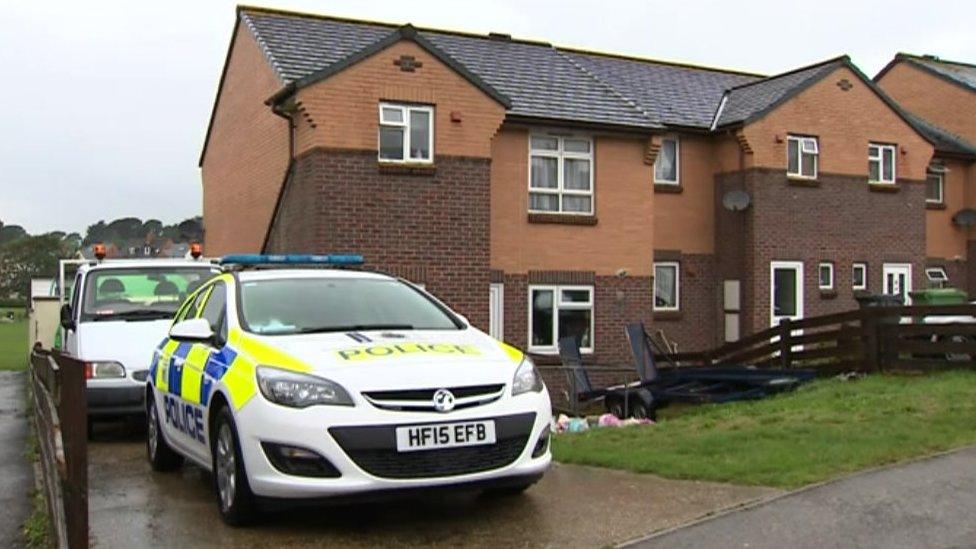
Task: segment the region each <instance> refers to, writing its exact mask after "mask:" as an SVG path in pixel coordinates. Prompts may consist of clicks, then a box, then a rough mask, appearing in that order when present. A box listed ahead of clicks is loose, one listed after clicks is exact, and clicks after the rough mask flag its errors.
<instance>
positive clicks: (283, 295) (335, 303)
mask: <svg viewBox="0 0 976 549" xmlns="http://www.w3.org/2000/svg"><path fill="white" fill-rule="evenodd" d="M241 320H242V324H243V327H244V329H246V330H249V331H251V332H254V333H258V334H268V335H276V334H297V333H316V332H341V331H350V330H384V329H386V330H457V329H460V328H461V327H462V325H461V324H460V323H459V322H458V321H457V320H456V319H455V318H454V316H453V315H451V314H450V313H449V312H447V311H446V310H444V309H443V308H442V307H441V306H440V305H438V304H437V303H435V302H434V301H432V300H431V299H430V298H428V297H427V296H425V295H424V294H422V293H421V292H419V291H418V290H416V289H414V288H413V287H411V286H408V285H406V284H404V283H402V282H399V281H396V280H372V279H354V278H349V279H346V278H289V279H273V280H254V281H249V282H244V283H243V284H242V285H241Z"/></svg>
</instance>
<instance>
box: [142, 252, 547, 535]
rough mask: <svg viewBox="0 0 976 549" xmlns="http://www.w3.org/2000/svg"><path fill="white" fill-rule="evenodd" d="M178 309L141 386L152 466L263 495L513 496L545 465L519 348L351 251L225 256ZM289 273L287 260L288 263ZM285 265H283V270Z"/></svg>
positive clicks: (247, 511)
mask: <svg viewBox="0 0 976 549" xmlns="http://www.w3.org/2000/svg"><path fill="white" fill-rule="evenodd" d="M224 262H225V263H226V264H234V265H238V266H240V265H244V268H238V269H230V270H229V272H226V273H224V274H222V275H219V276H217V277H215V278H214V279H212V280H210V281H209V282H208V283H207V284H205V285H204V286H203V287H201V288H200V289H199V290H198V291H197V292H196V293H194V294H193V295H191V296H189V297H188V298H187V300H186V302H185V303H184V304H183V305H182V307H181V308H180V309H179V311H178V312H177V315H176V318H175V320H174V324H173V326H172V328H171V330H170V335H169V337H168V338H167V339H165V340H164V341H163V342H162V343H161V344H160V345H159V347H158V348H157V349H156V354H155V356H154V359H153V363H152V369H151V373H150V376H149V377H150V379H149V383H148V385H147V398H146V403H147V419H148V442H147V449H148V456H149V461H150V463H151V465H152V468H153V469H155V470H157V471H162V470H171V469H175V468H177V467H179V466H180V465H181V464H182V462H183V459H184V458H186V459H189V460H191V461H193V462H195V463H197V464H199V465H200V466H202V467H204V468H205V469H207V470H210V471H212V472H213V473H214V474H213V477H214V487H215V491H216V494H217V500H218V504H219V508H220V513H221V515H222V517H223V518H224V520H225V521H227V522H228V523H230V524H243V523H246V522H248V521H249V519H251V518H252V517H253V511H254V509H255V504H256V501H257V500H258V499H259V498H301V499H313V498H336V497H345V496H355V495H362V494H364V493H366V494H368V495H375V494H376V493H383V492H387V491H389V492H397V491H401V490H406V489H417V488H432V487H465V488H484V489H488V490H492V491H497V492H503V493H518V492H521V491H522V490H524V489H526V488H528V487H529V486H530V485H532V484H533V483H534V482H536V481H537V480H538V479H539V478H540V477H541V476H542V474H543V473H544V471H545V470H546V468H547V467H548V466H549V463H550V460H551V456H550V453H549V438H548V437H549V422H550V419H551V410H550V402H549V395H548V393H547V392H546V388H545V387H544V385H543V383H542V380H541V378H540V377H539V374H538V373H537V372H536V370H535V367H534V366H533V364H532V362H531V361H530V360H529V359H528V358H527V357H525V356H523V354H522V353H521V352H520V351H518V350H516V349H514V348H512V347H509V346H507V345H505V344H503V343H501V342H499V341H496V340H494V339H492V338H490V337H489V336H487V335H485V334H484V333H483V332H481V331H479V330H477V329H476V328H474V327H472V326H470V325H469V324H468V323H467V322H466V321H465V320H464V318H462V317H461V316H459V315H457V314H455V313H453V312H451V311H450V310H449V309H448V308H447V307H446V306H445V305H443V304H442V303H441V302H439V301H438V300H437V299H435V298H433V297H432V296H430V295H429V294H427V293H425V292H424V291H423V290H421V289H419V288H417V287H415V286H413V285H411V284H409V283H407V282H404V281H401V280H398V279H395V278H393V277H390V276H386V275H382V274H375V273H369V272H361V271H354V270H348V269H304V268H303V269H299V268H272V269H259V268H248V267H250V266H256V265H262V264H276V263H280V264H285V265H287V266H291V267H295V266H297V264H306V263H331V264H347V263H359V262H362V258H361V257H359V256H234V257H227V258H225V260H224ZM288 264H291V265H288ZM285 265H282V266H285Z"/></svg>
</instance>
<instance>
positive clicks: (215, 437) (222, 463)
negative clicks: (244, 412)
mask: <svg viewBox="0 0 976 549" xmlns="http://www.w3.org/2000/svg"><path fill="white" fill-rule="evenodd" d="M210 440H211V443H210V456H211V460H212V464H213V479H214V480H213V487H214V494H215V495H216V498H217V508H218V509H219V510H220V518H221V519H223V521H224V522H225V523H227V524H229V525H231V526H246V525H248V524H251V523H252V522H253V521H254V517H255V512H254V511H255V509H254V508H255V503H254V494H253V493H252V492H251V486H250V485H249V484H248V482H247V472H246V471H245V470H244V459H243V458H242V457H241V445H240V440H239V438H238V436H237V424H236V423H235V422H234V416H233V415H232V414H231V412H230V409H228V408H227V407H226V406H224V407H222V408H220V409H219V410H218V411H217V417H216V418H215V419H214V422H213V431H212V432H211V436H210Z"/></svg>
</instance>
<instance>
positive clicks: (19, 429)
mask: <svg viewBox="0 0 976 549" xmlns="http://www.w3.org/2000/svg"><path fill="white" fill-rule="evenodd" d="M24 380H25V377H24V373H23V372H0V547H20V546H21V545H22V541H23V537H22V536H21V526H22V525H23V523H24V520H26V519H27V515H28V513H29V511H30V499H29V498H28V492H30V489H31V487H32V483H33V478H34V477H33V473H32V472H31V469H30V466H29V465H28V463H27V460H26V459H25V458H24V448H25V445H26V443H27V420H26V417H25V409H24V406H25V403H24V400H25V396H24V390H25V389H24Z"/></svg>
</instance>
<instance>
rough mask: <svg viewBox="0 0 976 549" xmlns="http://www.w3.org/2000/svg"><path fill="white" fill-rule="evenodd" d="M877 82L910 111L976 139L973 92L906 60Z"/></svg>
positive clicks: (975, 100) (954, 131)
mask: <svg viewBox="0 0 976 549" xmlns="http://www.w3.org/2000/svg"><path fill="white" fill-rule="evenodd" d="M878 85H879V86H881V89H883V90H884V91H885V93H887V94H888V95H890V96H891V97H892V98H893V99H894V100H895V101H897V102H898V104H900V105H901V106H902V107H904V108H905V109H906V110H908V111H909V112H911V113H914V114H917V115H918V116H921V117H922V118H925V119H927V120H930V121H932V122H934V123H936V124H938V125H940V126H942V127H943V128H946V129H947V130H949V131H951V132H953V133H956V134H958V135H961V136H963V137H965V138H966V139H968V140H969V141H976V110H974V109H973V105H974V104H976V93H974V92H972V91H970V90H967V89H965V88H963V87H962V86H960V85H958V84H953V83H952V82H949V81H947V80H945V79H943V78H940V77H938V76H936V75H934V74H932V73H931V72H929V71H927V70H925V69H922V68H919V67H916V66H915V65H913V64H912V63H911V62H909V61H902V62H900V63H898V64H896V65H895V66H893V67H891V69H889V70H888V72H886V73H885V74H884V76H882V77H881V80H879V81H878Z"/></svg>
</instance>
